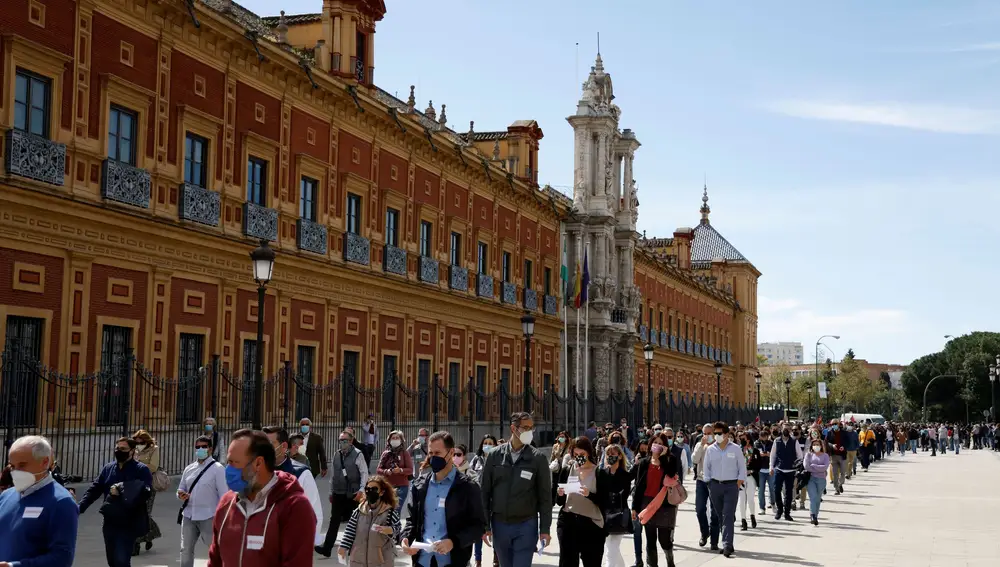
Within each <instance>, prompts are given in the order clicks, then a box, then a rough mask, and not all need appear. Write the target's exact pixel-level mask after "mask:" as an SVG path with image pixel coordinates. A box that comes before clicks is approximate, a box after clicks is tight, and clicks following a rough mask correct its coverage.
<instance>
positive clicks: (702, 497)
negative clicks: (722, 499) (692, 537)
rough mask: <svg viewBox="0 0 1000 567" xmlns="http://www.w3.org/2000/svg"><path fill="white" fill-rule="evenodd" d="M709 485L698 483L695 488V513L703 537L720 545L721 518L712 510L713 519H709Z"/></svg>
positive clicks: (702, 482) (713, 543) (703, 482)
mask: <svg viewBox="0 0 1000 567" xmlns="http://www.w3.org/2000/svg"><path fill="white" fill-rule="evenodd" d="M708 492H709V491H708V483H707V482H705V481H701V480H699V481H698V484H697V486H695V492H694V512H695V515H696V516H698V527H699V528H700V529H701V537H704V538H710V541H711V542H712V545H718V544H719V531H720V527H719V517H718V515H717V514H716V513H715V510H714V509H713V510H712V517H711V519H709V517H708V501H709V499H710V496H709V493H708Z"/></svg>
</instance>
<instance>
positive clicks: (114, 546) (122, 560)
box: [101, 524, 135, 567]
mask: <svg viewBox="0 0 1000 567" xmlns="http://www.w3.org/2000/svg"><path fill="white" fill-rule="evenodd" d="M101 531H102V532H104V553H105V555H106V556H107V559H108V567H131V566H132V546H133V544H135V535H134V534H131V533H129V532H128V531H127V530H122V529H120V528H113V527H109V526H108V525H107V524H105V525H104V527H103V528H102V530H101ZM122 532H125V533H122Z"/></svg>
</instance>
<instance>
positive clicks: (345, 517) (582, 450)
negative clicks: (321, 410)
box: [0, 413, 1000, 567]
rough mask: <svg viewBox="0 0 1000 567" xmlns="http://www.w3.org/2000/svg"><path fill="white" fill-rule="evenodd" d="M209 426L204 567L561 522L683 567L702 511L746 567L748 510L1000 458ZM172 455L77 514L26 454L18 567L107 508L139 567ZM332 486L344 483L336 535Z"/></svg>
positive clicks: (526, 427) (517, 540)
mask: <svg viewBox="0 0 1000 567" xmlns="http://www.w3.org/2000/svg"><path fill="white" fill-rule="evenodd" d="M204 425H205V430H204V432H203V434H202V435H200V436H198V437H197V438H196V439H195V440H194V443H193V447H192V451H193V457H194V458H193V460H192V462H191V463H190V464H189V465H188V466H187V467H186V468H185V469H184V471H183V472H182V473H181V475H180V478H179V483H178V486H177V489H176V498H177V502H178V512H177V523H178V524H179V525H180V526H181V538H180V564H181V567H192V566H193V565H194V557H195V549H196V546H197V544H198V543H199V542H201V543H202V544H203V545H204V546H205V547H206V548H207V549H208V557H209V559H208V564H209V566H210V567H235V566H239V567H256V566H261V567H264V566H268V567H270V566H288V567H292V566H295V567H300V566H306V565H312V564H313V560H314V559H315V558H316V556H317V555H319V556H325V557H331V556H332V555H333V554H335V553H336V554H337V555H338V556H339V557H340V559H341V561H342V562H344V563H349V564H350V565H351V566H352V567H367V566H370V567H391V566H392V565H393V561H394V559H395V558H396V556H397V554H405V555H408V556H411V557H412V561H413V564H414V565H415V566H422V567H464V566H466V565H471V564H473V563H474V565H475V567H482V561H483V547H484V546H490V547H492V548H493V564H494V567H528V566H529V565H531V564H532V558H533V557H534V556H535V554H536V553H542V552H544V549H545V548H546V547H547V546H548V545H549V544H550V543H551V537H552V535H553V533H552V523H553V516H555V534H554V535H555V536H556V537H557V538H558V541H559V552H558V553H559V564H560V565H561V566H566V567H569V566H578V565H583V566H584V567H597V566H599V565H602V564H605V565H606V566H607V567H625V566H626V565H628V564H629V563H628V562H627V561H626V559H625V558H624V557H623V555H622V552H621V548H622V544H623V538H624V537H625V536H632V539H633V543H634V555H635V557H634V561H633V562H632V563H631V564H632V566H633V567H645V566H649V567H657V566H658V565H659V562H660V558H661V557H663V558H664V559H665V560H666V565H667V567H673V566H674V563H675V562H674V553H673V549H674V531H675V528H676V525H677V510H678V507H679V506H681V505H682V504H683V503H684V502H686V501H689V500H690V501H692V502H691V504H693V506H694V509H695V516H696V518H697V522H698V528H699V531H700V538H699V541H698V545H699V546H701V547H706V546H708V548H709V550H710V551H713V552H718V553H722V554H723V555H725V556H726V557H730V556H732V555H733V554H734V553H736V550H735V546H734V534H735V531H736V525H737V524H736V514H737V512H739V517H740V522H739V529H740V530H742V531H747V530H751V529H759V528H763V529H766V524H763V523H761V522H762V521H763V520H764V518H763V516H765V515H770V514H773V521H775V522H783V521H795V520H796V517H795V513H797V512H801V513H803V516H804V515H805V514H804V513H806V512H807V513H808V520H809V522H810V523H812V524H813V525H819V523H820V519H821V505H822V502H823V500H824V498H825V497H830V498H832V497H836V496H837V495H840V494H843V493H844V492H845V490H848V488H847V486H848V485H847V481H848V480H849V479H851V478H852V477H854V476H855V475H857V474H858V466H859V465H860V467H861V470H862V473H863V472H865V471H867V470H869V468H870V467H872V466H874V464H875V463H877V462H879V461H881V460H883V459H886V458H889V457H890V456H892V455H894V454H896V453H898V455H899V457H900V458H906V456H907V455H908V454H915V453H917V452H918V450H919V451H921V452H930V455H931V456H936V455H937V454H938V453H947V452H949V451H951V452H954V453H956V454H957V453H960V452H961V450H962V449H963V448H965V449H971V450H983V449H992V450H994V451H996V450H1000V439H998V437H1000V436H998V434H997V427H996V425H995V424H994V425H987V424H974V425H970V426H958V425H954V424H941V423H935V424H929V423H928V424H918V423H893V422H888V423H885V424H881V423H871V422H864V423H857V422H855V421H853V420H852V421H850V422H847V423H841V422H840V420H838V419H833V420H830V421H829V422H828V423H822V422H821V421H820V420H817V421H816V422H814V423H809V422H800V421H780V422H778V423H773V424H767V423H760V422H755V423H751V424H740V423H737V424H734V425H730V424H727V423H724V422H721V421H718V422H714V423H706V424H704V425H703V426H701V427H689V426H681V427H677V428H676V429H675V428H673V427H670V426H664V425H658V424H654V425H646V424H644V425H642V426H639V427H633V426H630V425H629V424H628V423H627V422H626V421H625V420H624V419H623V420H621V422H620V423H619V424H617V425H616V424H612V423H606V424H604V425H603V426H598V425H597V424H596V423H593V422H592V423H590V424H589V426H588V427H587V429H586V430H584V431H583V432H582V433H581V434H580V435H578V436H575V437H574V436H572V435H571V434H570V433H569V432H567V431H561V432H559V433H558V434H557V435H556V436H555V444H554V445H553V446H552V447H551V450H548V448H547V447H546V448H545V450H543V449H540V448H539V447H538V446H537V445H538V443H536V439H535V423H534V419H533V417H532V416H531V415H530V414H528V413H516V414H514V415H512V416H511V418H510V424H509V436H508V437H507V438H499V439H498V438H497V437H495V436H493V435H489V434H487V435H485V436H483V438H482V439H481V440H480V441H479V445H478V447H476V448H475V450H474V451H470V450H469V448H468V447H466V446H465V445H462V444H459V443H456V442H455V439H454V438H453V437H452V436H451V435H450V434H449V433H448V432H445V431H438V432H434V433H431V432H430V431H429V430H427V429H420V430H419V432H418V435H417V437H416V438H415V439H412V440H409V441H408V440H407V439H406V437H405V435H404V434H403V433H402V432H401V431H392V432H390V433H389V434H388V435H387V436H386V439H385V446H384V449H383V451H382V452H381V454H378V455H376V450H375V446H376V443H377V442H378V431H377V428H376V426H375V420H374V417H373V416H369V419H368V420H367V421H366V422H365V423H364V424H363V425H362V426H361V427H360V428H359V429H360V431H361V433H360V436H359V435H358V434H357V433H356V431H355V429H354V428H350V427H349V428H346V429H345V430H344V431H342V432H340V434H339V435H338V440H337V447H336V448H334V450H333V451H331V452H330V453H329V454H328V453H327V451H326V447H325V446H324V440H323V438H322V437H321V436H320V435H319V434H318V433H315V432H314V431H312V423H311V421H310V420H309V419H308V418H304V419H302V420H301V421H300V423H299V429H298V431H295V432H293V434H289V432H288V431H286V430H285V429H283V428H281V427H265V428H263V430H261V431H254V430H250V429H243V430H240V431H237V432H235V433H234V434H232V435H231V436H230V438H229V439H228V443H227V444H226V445H225V446H222V445H223V444H222V442H221V440H220V436H219V433H218V431H216V430H215V428H214V426H215V422H214V420H211V419H210V418H209V419H207V420H206V421H205V424H204ZM359 437H360V438H359ZM159 451H160V448H159V446H158V445H157V443H156V440H155V438H154V437H153V436H152V435H151V434H150V433H149V432H147V431H145V430H139V431H137V432H136V433H135V434H134V435H133V436H131V437H122V438H120V439H118V440H117V442H116V443H115V446H114V450H113V457H114V458H113V459H112V460H111V461H110V462H108V464H107V465H105V466H104V467H103V468H102V470H101V471H100V473H99V474H98V476H97V477H96V478H95V479H94V480H93V482H92V483H91V484H90V486H89V488H87V490H86V491H85V492H84V494H83V496H82V497H81V498H80V499H79V501H77V499H76V494H75V492H74V491H72V489H71V488H66V487H64V484H66V481H67V480H68V479H67V478H65V477H63V476H62V475H61V473H60V471H59V469H58V465H57V464H56V462H55V457H54V452H53V448H52V447H51V445H50V444H49V442H48V441H47V440H46V439H45V438H44V437H40V436H27V437H22V438H19V439H17V440H16V441H14V443H13V444H12V445H11V446H10V448H9V450H8V466H7V467H6V468H5V469H4V471H3V475H2V476H0V533H3V534H5V536H4V537H0V567H35V566H40V567H62V566H70V565H72V564H73V559H74V554H75V550H76V536H77V529H78V524H79V519H78V518H79V516H80V515H82V514H84V513H85V512H86V511H87V510H88V509H89V508H90V507H91V505H93V504H95V503H97V504H99V507H100V514H101V515H102V516H103V522H102V526H103V527H102V532H103V536H104V543H105V552H106V560H107V563H108V565H109V567H127V566H129V565H131V558H132V557H134V556H135V555H138V554H140V553H142V551H143V550H147V551H148V550H149V549H151V547H152V545H153V541H154V540H156V539H157V538H159V537H161V531H160V528H159V526H158V525H157V523H156V522H155V520H154V519H153V513H152V511H153V503H154V499H155V498H156V494H157V492H162V491H166V490H168V487H170V486H172V485H171V483H170V479H169V478H168V477H167V476H166V472H165V471H163V470H162V469H161V468H160V464H159V459H160V458H159ZM372 469H374V470H372ZM685 479H688V482H687V486H691V487H692V488H693V489H694V495H693V498H689V494H688V491H687V487H686V485H685ZM321 480H322V481H323V482H327V481H328V482H329V483H330V497H329V501H330V504H331V514H330V520H329V522H328V523H327V528H326V531H325V534H324V532H323V530H322V528H323V524H324V520H325V518H324V516H323V506H322V502H321V499H320V495H319V488H318V485H317V483H318V482H320V481H321ZM691 480H693V483H692V482H691ZM807 499H808V501H809V505H808V508H807V507H806V500H807ZM554 508H555V509H556V510H557V511H556V513H555V514H553V510H554ZM404 517H405V518H406V521H405V525H404V523H403V520H402V519H403V518H404ZM758 517H760V520H761V521H758ZM802 519H805V518H804V517H803V518H802ZM345 523H346V527H345V530H344V532H343V534H341V533H340V527H341V525H342V524H345ZM8 535H9V537H8ZM338 539H339V544H338ZM644 542H645V545H643V544H644Z"/></svg>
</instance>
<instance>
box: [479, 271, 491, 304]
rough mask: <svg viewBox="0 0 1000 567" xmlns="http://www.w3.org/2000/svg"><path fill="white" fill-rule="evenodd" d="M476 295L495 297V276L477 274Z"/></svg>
mask: <svg viewBox="0 0 1000 567" xmlns="http://www.w3.org/2000/svg"><path fill="white" fill-rule="evenodd" d="M476 295H477V296H479V297H486V298H489V299H493V276H489V275H486V274H476Z"/></svg>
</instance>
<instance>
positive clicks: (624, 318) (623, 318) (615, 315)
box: [611, 307, 628, 324]
mask: <svg viewBox="0 0 1000 567" xmlns="http://www.w3.org/2000/svg"><path fill="white" fill-rule="evenodd" d="M611 322H612V323H622V324H624V323H627V322H628V311H627V310H625V309H621V308H617V307H616V308H615V309H612V310H611Z"/></svg>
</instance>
